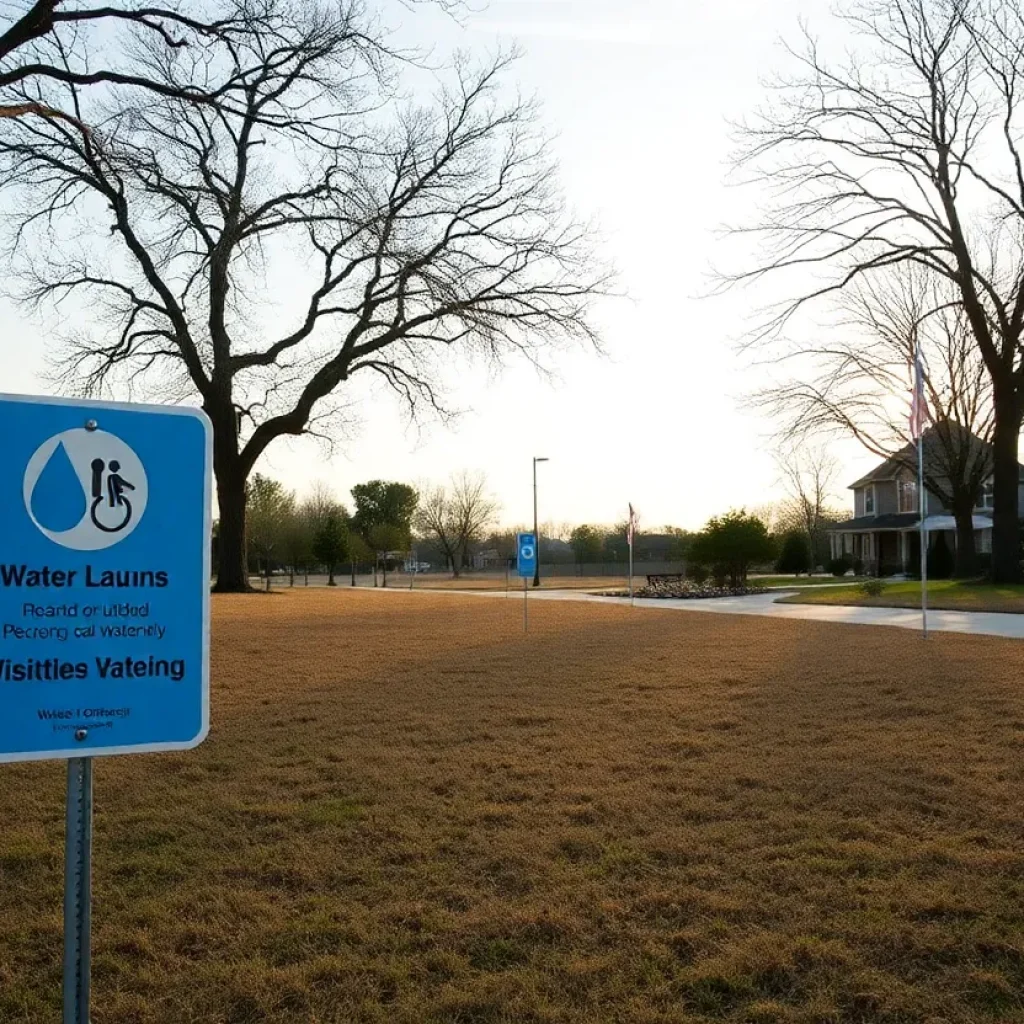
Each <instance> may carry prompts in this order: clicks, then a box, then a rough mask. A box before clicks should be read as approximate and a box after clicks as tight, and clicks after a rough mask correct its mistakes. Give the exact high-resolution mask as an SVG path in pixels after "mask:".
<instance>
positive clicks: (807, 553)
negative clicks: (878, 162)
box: [775, 530, 811, 576]
mask: <svg viewBox="0 0 1024 1024" xmlns="http://www.w3.org/2000/svg"><path fill="white" fill-rule="evenodd" d="M775 571H776V572H781V573H787V574H789V573H792V574H793V575H794V576H796V575H798V574H799V573H802V572H810V571H811V548H810V545H809V544H808V543H807V537H806V536H804V534H803V533H801V532H799V531H797V530H793V531H791V532H790V533H787V534H786V536H785V538H784V539H783V541H782V551H781V553H780V554H779V560H778V561H777V562H776V563H775Z"/></svg>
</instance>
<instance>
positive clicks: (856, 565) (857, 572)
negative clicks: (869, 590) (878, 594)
mask: <svg viewBox="0 0 1024 1024" xmlns="http://www.w3.org/2000/svg"><path fill="white" fill-rule="evenodd" d="M853 575H854V576H863V575H864V559H863V558H855V559H854V560H853Z"/></svg>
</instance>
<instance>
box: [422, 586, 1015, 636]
mask: <svg viewBox="0 0 1024 1024" xmlns="http://www.w3.org/2000/svg"><path fill="white" fill-rule="evenodd" d="M404 592H405V593H408V591H404ZM419 593H425V594H461V595H462V596H473V597H492V598H500V599H502V600H504V599H505V597H506V595H505V593H504V592H503V591H488V590H423V591H419ZM792 593H795V591H793V590H784V591H774V590H773V591H772V592H771V593H770V594H755V595H752V596H751V597H715V598H707V599H704V600H698V601H684V600H679V599H674V598H665V599H663V600H660V599H649V598H647V599H645V598H637V601H636V607H637V608H664V609H672V610H678V611H684V612H698V613H701V612H703V613H709V614H719V615H765V616H768V617H769V618H776V619H803V620H804V621H814V622H838V623H845V624H847V625H852V626H895V627H896V628H898V629H916V630H920V629H921V612H920V609H917V610H915V609H913V608H856V607H844V606H840V605H821V604H819V605H815V604H778V603H777V602H778V599H779V598H780V597H781V596H783V595H784V594H792ZM511 596H512V598H513V599H515V598H516V597H519V599H520V600H522V598H521V596H520V595H519V591H513V592H512V595H511ZM529 599H530V600H531V601H591V602H595V601H596V602H600V603H603V604H618V605H628V604H629V598H628V597H601V596H599V595H597V594H587V593H581V592H580V591H576V590H533V589H531V590H530V598H529ZM928 629H929V631H930V632H937V633H977V634H980V635H984V636H1004V637H1010V638H1012V639H1018V640H1021V639H1024V615H1012V614H1008V613H1006V612H950V611H929V612H928Z"/></svg>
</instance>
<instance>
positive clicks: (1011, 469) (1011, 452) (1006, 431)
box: [992, 393, 1021, 583]
mask: <svg viewBox="0 0 1024 1024" xmlns="http://www.w3.org/2000/svg"><path fill="white" fill-rule="evenodd" d="M995 414H996V415H995V429H994V431H993V433H992V483H993V503H992V581H993V582H994V583H1018V582H1020V578H1021V572H1020V525H1019V523H1018V518H1017V517H1018V514H1019V513H1018V509H1017V487H1018V485H1019V483H1020V481H1019V478H1018V469H1017V438H1018V434H1019V432H1020V416H1019V415H1018V414H1017V402H1016V399H1015V398H1014V397H1011V398H1003V397H1001V396H999V395H998V393H997V395H996V401H995Z"/></svg>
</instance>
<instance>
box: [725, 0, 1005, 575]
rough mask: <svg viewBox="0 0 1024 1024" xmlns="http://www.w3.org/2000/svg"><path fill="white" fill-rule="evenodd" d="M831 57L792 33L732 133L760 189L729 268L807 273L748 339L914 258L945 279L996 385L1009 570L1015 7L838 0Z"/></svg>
mask: <svg viewBox="0 0 1024 1024" xmlns="http://www.w3.org/2000/svg"><path fill="white" fill-rule="evenodd" d="M839 18H840V19H841V20H842V22H843V23H845V26H846V27H847V28H848V29H849V30H850V31H851V32H852V34H853V36H854V43H853V45H852V46H851V47H850V48H848V50H847V51H846V56H845V57H838V58H835V59H833V58H831V57H829V56H828V55H827V54H826V53H825V52H824V50H823V49H822V47H821V46H819V44H818V42H817V41H816V40H815V39H814V38H812V37H811V36H810V35H809V34H808V33H806V32H805V34H804V38H803V42H802V44H801V45H800V46H799V47H796V48H793V49H791V51H790V53H791V55H792V57H793V58H794V60H795V61H796V63H797V66H798V70H797V71H796V72H795V73H794V74H793V75H792V76H791V77H783V78H780V79H778V80H777V81H776V82H774V83H773V85H774V88H773V97H774V99H773V101H772V102H771V103H770V104H769V105H768V106H767V107H766V108H765V109H764V110H763V111H761V113H760V115H759V116H758V117H757V118H756V119H755V120H754V121H752V122H751V123H749V124H747V125H745V126H744V127H743V128H742V129H741V137H742V140H743V146H742V150H741V153H740V165H741V166H742V167H744V168H746V169H747V170H748V171H749V172H750V173H751V178H752V180H753V181H755V182H758V183H760V184H761V185H762V186H764V187H766V188H767V190H768V191H769V193H770V194H771V196H772V197H773V198H772V200H771V201H770V202H769V203H768V204H767V212H766V215H765V217H764V219H763V220H762V221H761V222H760V223H756V224H752V225H750V226H749V227H748V228H746V229H745V230H744V232H743V233H744V234H749V235H753V236H757V237H759V238H760V240H761V241H762V243H763V245H764V248H763V249H762V251H761V255H760V256H759V257H758V258H757V260H756V262H755V264H754V265H753V266H752V267H751V268H750V269H748V270H747V271H745V272H744V273H741V274H737V275H734V276H733V278H732V280H734V281H735V280H753V279H758V278H762V277H764V276H765V275H766V274H780V275H783V276H786V277H787V278H788V279H789V280H792V279H793V277H794V275H795V276H796V277H797V278H798V279H799V280H801V281H805V282H807V283H806V285H805V286H804V287H800V288H798V290H797V293H796V297H795V298H793V299H791V300H787V301H784V302H783V303H782V304H780V305H778V306H776V307H774V308H773V309H772V311H771V313H770V314H769V316H768V318H767V320H766V321H765V323H764V325H763V330H761V331H759V332H758V333H757V334H756V335H755V336H754V338H753V339H752V342H751V343H752V344H762V343H766V342H770V341H773V340H777V339H778V338H779V336H780V335H781V333H782V332H784V331H785V330H786V329H787V327H788V325H790V323H791V321H792V318H793V316H794V314H796V313H797V312H798V311H799V310H800V309H802V308H803V307H804V306H805V305H806V304H807V303H808V302H811V301H812V300H815V299H819V298H821V297H823V296H828V295H832V294H835V293H837V292H842V291H845V290H846V289H848V288H849V287H850V286H851V285H852V284H854V283H856V282H858V281H863V280H868V279H870V278H872V277H873V276H874V275H876V274H877V273H878V272H880V271H884V270H885V268H888V267H893V266H897V265H902V266H907V265H913V266H918V267H922V268H924V269H926V270H927V271H928V272H929V273H931V274H934V275H935V276H937V277H938V278H941V279H944V280H945V281H948V282H949V283H950V284H951V286H952V287H953V288H955V289H956V291H957V293H958V297H959V300H960V303H961V305H962V307H963V310H964V315H965V317H966V321H967V323H968V325H969V326H970V331H971V337H972V339H973V342H974V344H975V345H976V346H977V349H978V352H979V353H980V355H981V358H982V360H983V362H984V365H985V369H986V371H987V373H988V375H989V377H990V380H991V383H992V401H993V436H992V443H993V452H992V454H993V475H994V483H995V506H994V522H993V574H994V576H995V578H996V579H997V580H1000V581H1008V580H1013V579H1016V578H1018V576H1019V573H1020V565H1019V535H1018V534H1019V528H1018V508H1017V504H1018V501H1017V485H1018V469H1017V444H1018V434H1019V432H1020V427H1021V420H1022V415H1024V401H1022V396H1024V358H1022V352H1024V346H1022V340H1024V259H1022V256H1024V171H1022V167H1024V153H1022V151H1021V142H1020V139H1021V132H1020V128H1021V123H1020V122H1021V117H1022V115H1024V78H1022V76H1024V61H1022V60H1021V54H1022V53H1024V11H1022V9H1021V7H1020V6H1019V4H1017V3H1016V2H1015V0H984V2H983V0H846V2H844V3H843V4H842V8H841V11H840V13H839Z"/></svg>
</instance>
